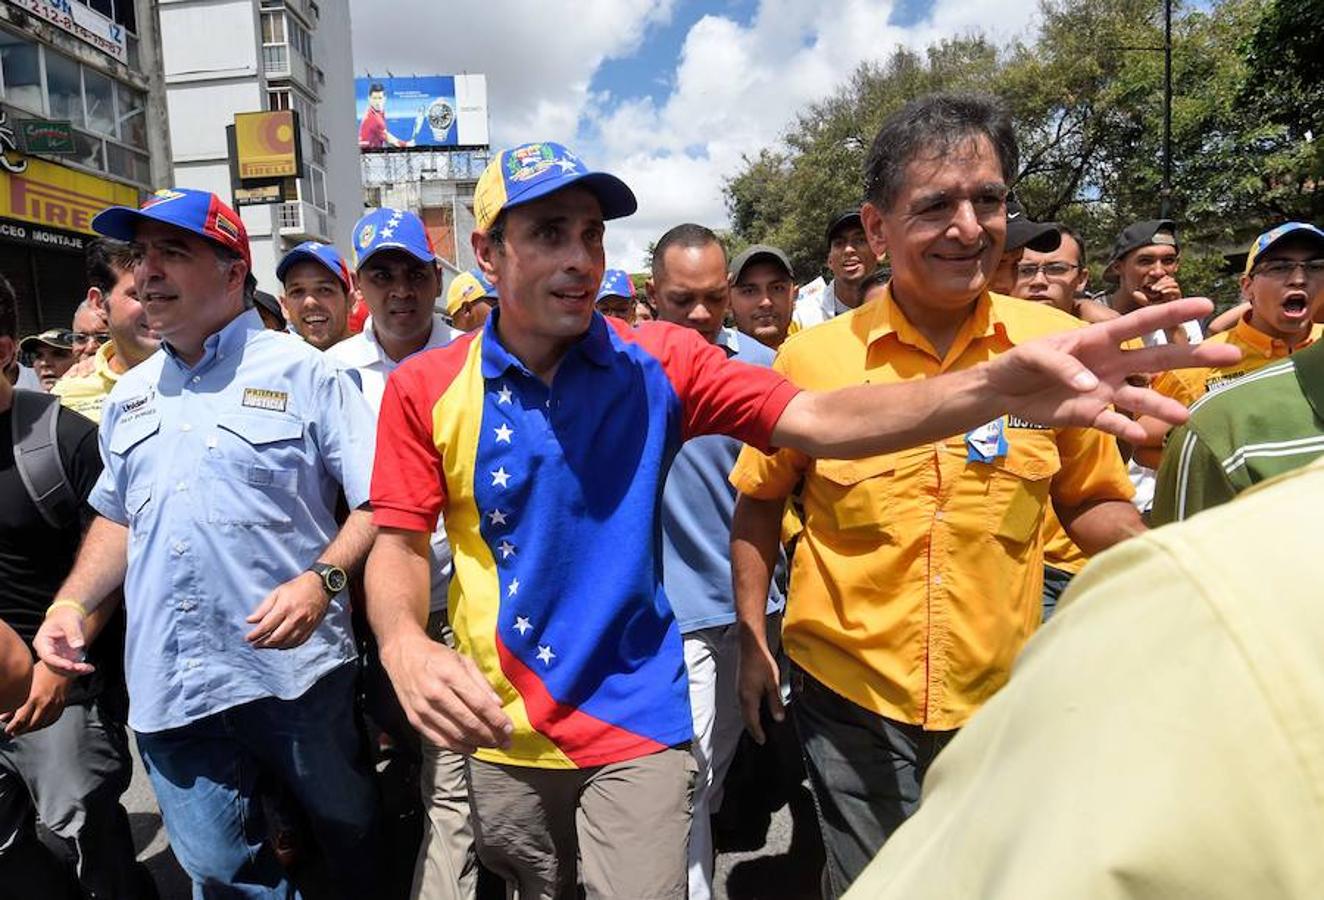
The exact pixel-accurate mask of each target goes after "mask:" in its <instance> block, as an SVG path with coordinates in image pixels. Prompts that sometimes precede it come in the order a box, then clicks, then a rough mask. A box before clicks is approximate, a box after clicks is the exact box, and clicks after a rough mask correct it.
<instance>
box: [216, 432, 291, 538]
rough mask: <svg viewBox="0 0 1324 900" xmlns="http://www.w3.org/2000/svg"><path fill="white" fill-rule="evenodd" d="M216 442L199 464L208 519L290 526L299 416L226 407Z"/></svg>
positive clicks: (223, 522)
mask: <svg viewBox="0 0 1324 900" xmlns="http://www.w3.org/2000/svg"><path fill="white" fill-rule="evenodd" d="M216 424H217V425H218V426H219V427H220V429H221V434H220V435H219V438H220V440H219V441H218V447H217V448H215V452H214V453H213V454H209V455H208V457H207V461H206V464H205V465H204V467H203V472H204V477H205V478H206V480H207V482H208V484H207V485H206V490H207V502H206V506H207V522H208V523H209V524H212V525H246V526H261V527H264V528H271V529H277V530H281V529H289V528H292V527H293V525H294V516H295V513H296V511H297V509H298V507H299V504H300V501H299V477H298V458H299V450H300V449H302V448H301V444H302V438H303V421H302V420H300V419H297V418H294V417H293V416H285V415H280V414H242V413H238V414H236V413H226V414H223V415H221V416H219V417H218V418H217V421H216Z"/></svg>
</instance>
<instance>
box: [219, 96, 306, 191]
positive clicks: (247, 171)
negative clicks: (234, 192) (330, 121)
mask: <svg viewBox="0 0 1324 900" xmlns="http://www.w3.org/2000/svg"><path fill="white" fill-rule="evenodd" d="M234 149H235V155H236V158H237V160H238V163H239V179H240V180H241V181H249V180H251V179H256V178H297V177H299V176H300V175H302V174H303V173H302V172H301V171H300V166H299V163H300V159H299V128H298V123H297V121H296V120H295V118H294V111H293V110H288V109H284V110H279V111H276V112H249V113H235V114H234Z"/></svg>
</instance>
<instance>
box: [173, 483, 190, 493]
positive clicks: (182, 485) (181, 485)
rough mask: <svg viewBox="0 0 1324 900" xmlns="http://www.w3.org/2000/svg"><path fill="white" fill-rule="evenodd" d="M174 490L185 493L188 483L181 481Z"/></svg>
mask: <svg viewBox="0 0 1324 900" xmlns="http://www.w3.org/2000/svg"><path fill="white" fill-rule="evenodd" d="M175 490H177V491H187V490H188V482H187V481H181V482H180V483H179V484H177V485H175Z"/></svg>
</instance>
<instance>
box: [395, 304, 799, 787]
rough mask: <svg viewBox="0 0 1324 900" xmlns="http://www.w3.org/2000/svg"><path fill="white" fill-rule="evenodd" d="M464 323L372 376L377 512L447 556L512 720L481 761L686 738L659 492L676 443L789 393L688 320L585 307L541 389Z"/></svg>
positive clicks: (459, 634)
mask: <svg viewBox="0 0 1324 900" xmlns="http://www.w3.org/2000/svg"><path fill="white" fill-rule="evenodd" d="M499 321H500V312H499V311H494V312H493V314H492V317H491V318H489V319H488V323H487V325H486V326H484V327H483V328H482V329H480V330H478V331H476V332H473V333H471V334H469V335H465V336H463V337H461V338H459V339H457V340H455V341H454V342H452V343H451V344H449V345H447V346H446V347H444V348H440V349H437V350H431V351H426V352H424V353H420V354H418V355H416V356H414V357H412V358H410V359H409V360H407V361H406V362H405V363H403V364H402V365H401V366H400V368H398V369H397V370H396V371H395V372H394V373H393V374H392V375H391V377H390V379H389V381H388V382H387V385H386V393H385V396H384V397H383V399H382V407H381V416H380V419H379V424H378V439H377V458H376V462H375V466H374V471H373V480H372V505H373V519H374V521H375V522H376V523H377V525H379V526H382V527H388V528H400V529H405V530H408V531H418V532H430V531H432V529H433V527H434V526H435V524H436V521H437V515H438V514H439V513H444V515H445V523H446V524H445V527H446V531H447V534H448V536H449V538H450V543H451V549H452V551H453V553H454V555H455V575H454V578H453V579H452V581H451V588H450V597H449V608H450V616H451V624H452V626H453V627H454V629H455V636H456V640H457V643H458V648H459V650H460V651H461V652H462V653H465V654H467V655H468V656H470V657H471V658H472V659H473V660H474V662H476V663H477V664H478V666H479V668H480V669H481V670H482V672H483V674H484V676H486V678H487V680H488V682H489V683H490V684H491V685H492V687H493V689H494V690H496V692H497V694H498V695H499V696H500V698H501V703H502V707H503V709H504V710H505V712H506V714H507V715H509V716H510V718H511V720H512V721H513V722H514V723H515V731H514V734H513V736H512V741H513V744H512V746H511V747H510V749H508V750H499V749H482V750H479V751H478V753H477V756H478V757H479V758H480V759H483V760H486V761H489V762H495V763H505V764H513V765H522V766H536V767H545V768H574V767H585V766H597V765H604V764H607V763H611V762H619V761H624V760H628V759H633V758H637V757H640V756H644V755H647V754H649V753H653V752H656V751H658V750H660V749H663V748H665V747H669V746H675V745H677V744H681V743H684V742H686V741H689V740H691V739H692V737H693V733H694V732H693V726H692V723H691V719H690V706H689V694H688V688H687V682H686V678H685V661H684V656H683V653H682V650H681V640H680V633H679V631H678V629H677V627H676V621H675V616H674V615H673V614H672V611H671V605H670V603H669V602H668V600H667V597H666V594H665V592H664V591H663V588H662V580H661V558H662V557H661V549H660V523H659V503H660V500H661V496H662V486H663V482H664V479H665V477H666V473H667V469H668V468H669V466H670V464H671V460H672V459H673V458H674V457H675V455H676V452H677V451H678V450H679V449H680V446H681V444H682V443H683V442H684V441H685V440H687V439H689V438H691V437H695V436H697V435H702V434H727V435H730V436H732V437H735V438H738V439H739V440H741V441H744V442H746V443H749V444H752V445H754V446H757V447H764V448H766V447H767V446H768V443H769V441H770V440H771V435H772V431H773V428H774V426H775V425H776V423H777V420H778V419H779V418H780V417H781V414H782V411H783V410H784V409H785V407H786V404H787V403H789V402H790V401H791V398H792V397H794V396H795V394H796V393H798V390H797V388H795V387H794V386H793V385H791V384H790V383H789V382H788V381H787V380H786V379H785V378H784V377H783V376H781V375H778V374H776V373H774V372H773V371H772V370H770V369H767V368H763V367H759V366H750V365H746V364H743V363H740V362H736V361H734V360H728V359H727V356H726V354H725V352H723V350H722V349H721V348H720V347H717V346H715V345H712V344H709V343H708V342H707V341H705V340H704V339H703V338H702V337H701V336H700V335H699V334H698V333H697V332H694V331H692V330H689V329H685V328H680V327H677V326H673V325H668V324H663V323H647V324H645V325H643V326H642V327H640V328H638V329H632V328H630V327H629V326H627V325H625V323H623V322H619V321H617V320H615V319H604V318H603V316H601V315H600V314H597V313H595V314H594V315H593V318H592V320H591V323H590V326H589V329H588V332H587V333H586V334H585V335H584V336H583V337H582V338H580V339H579V340H578V341H576V342H575V343H574V344H573V345H572V346H571V347H570V349H569V350H568V351H567V353H566V355H565V357H564V359H563V360H562V361H561V363H560V365H559V367H558V368H557V371H556V376H555V378H554V379H553V380H552V384H551V386H550V387H549V386H548V385H547V384H545V383H544V382H543V381H541V380H539V379H538V378H537V377H535V376H534V375H533V374H532V373H530V372H529V370H528V369H526V368H525V367H524V365H523V364H522V363H521V362H520V361H519V360H518V359H516V358H515V357H514V356H513V355H511V354H510V353H509V352H508V351H507V350H506V348H505V347H504V346H503V345H502V344H501V341H500V340H499V339H498V337H497V329H498V327H499V324H498V323H499Z"/></svg>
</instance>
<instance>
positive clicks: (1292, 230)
mask: <svg viewBox="0 0 1324 900" xmlns="http://www.w3.org/2000/svg"><path fill="white" fill-rule="evenodd" d="M1293 236H1296V237H1301V238H1309V239H1313V240H1314V242H1315V243H1316V244H1318V245H1319V246H1320V247H1321V248H1324V231H1321V230H1320V229H1319V228H1317V227H1315V226H1314V225H1311V224H1310V223H1309V222H1286V223H1284V224H1282V225H1279V226H1278V227H1277V228H1270V229H1269V230H1268V231H1266V232H1264V234H1262V235H1260V236H1259V237H1257V238H1256V239H1255V240H1254V242H1253V243H1252V244H1251V245H1250V252H1249V253H1247V254H1246V268H1245V270H1244V271H1245V273H1246V274H1247V275H1249V274H1250V270H1251V269H1253V268H1255V263H1257V262H1259V259H1260V257H1261V256H1263V255H1264V254H1265V253H1267V252H1268V251H1269V248H1270V247H1272V246H1273V245H1274V244H1276V243H1278V242H1279V241H1281V240H1284V239H1285V238H1289V237H1293Z"/></svg>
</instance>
